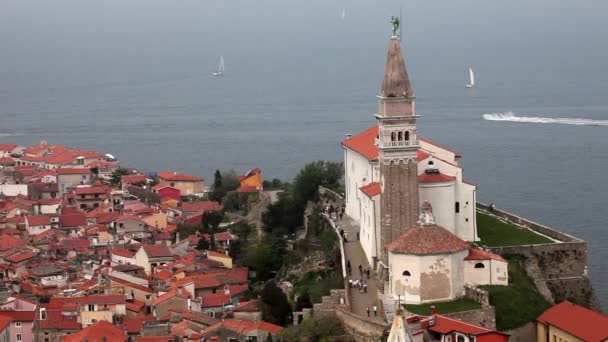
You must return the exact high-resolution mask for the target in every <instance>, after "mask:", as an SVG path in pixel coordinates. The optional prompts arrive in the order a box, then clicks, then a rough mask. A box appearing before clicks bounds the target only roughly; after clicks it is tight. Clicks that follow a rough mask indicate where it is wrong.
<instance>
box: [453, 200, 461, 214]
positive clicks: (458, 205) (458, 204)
mask: <svg viewBox="0 0 608 342" xmlns="http://www.w3.org/2000/svg"><path fill="white" fill-rule="evenodd" d="M454 209H455V210H456V214H458V213H459V212H460V202H456V204H455V205H454Z"/></svg>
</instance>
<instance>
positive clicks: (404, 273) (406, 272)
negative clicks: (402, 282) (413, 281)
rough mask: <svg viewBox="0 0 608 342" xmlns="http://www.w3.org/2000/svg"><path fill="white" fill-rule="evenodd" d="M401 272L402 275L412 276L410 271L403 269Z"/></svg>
mask: <svg viewBox="0 0 608 342" xmlns="http://www.w3.org/2000/svg"><path fill="white" fill-rule="evenodd" d="M402 274H403V276H404V277H411V276H412V274H411V273H410V271H403V273H402Z"/></svg>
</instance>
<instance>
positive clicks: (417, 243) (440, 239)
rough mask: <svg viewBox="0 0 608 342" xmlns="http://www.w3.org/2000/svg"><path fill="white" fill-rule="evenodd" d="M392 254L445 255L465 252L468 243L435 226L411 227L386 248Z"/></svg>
mask: <svg viewBox="0 0 608 342" xmlns="http://www.w3.org/2000/svg"><path fill="white" fill-rule="evenodd" d="M386 247H387V248H388V250H389V251H391V252H392V253H400V254H421V255H424V254H445V253H455V252H458V251H462V250H467V249H469V248H470V247H471V245H469V243H468V242H466V241H464V240H462V239H460V238H458V237H457V236H456V235H454V234H452V233H450V232H449V231H447V230H446V229H445V228H443V227H441V226H437V225H430V226H422V227H411V228H408V229H407V230H406V231H405V233H403V235H401V236H400V237H399V238H398V239H397V240H395V241H393V242H391V243H390V244H388V245H387V246H386Z"/></svg>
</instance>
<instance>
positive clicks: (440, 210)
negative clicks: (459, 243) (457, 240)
mask: <svg viewBox="0 0 608 342" xmlns="http://www.w3.org/2000/svg"><path fill="white" fill-rule="evenodd" d="M455 193H456V191H455V184H454V182H453V181H452V182H443V183H419V184H418V196H419V200H420V202H419V203H424V201H428V202H429V203H430V204H431V206H432V207H433V216H435V223H436V224H437V225H439V226H442V227H444V228H445V229H447V230H448V231H449V232H450V233H452V234H454V235H456V217H455V211H454V203H455Z"/></svg>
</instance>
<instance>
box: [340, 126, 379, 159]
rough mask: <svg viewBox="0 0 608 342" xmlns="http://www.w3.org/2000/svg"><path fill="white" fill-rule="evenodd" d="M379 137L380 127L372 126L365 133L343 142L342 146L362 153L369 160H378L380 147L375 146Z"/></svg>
mask: <svg viewBox="0 0 608 342" xmlns="http://www.w3.org/2000/svg"><path fill="white" fill-rule="evenodd" d="M377 136H378V126H372V127H370V128H368V129H366V130H365V131H363V132H361V133H359V134H357V135H355V136H352V137H351V138H349V139H346V140H344V141H342V146H344V147H347V148H349V149H351V150H353V151H355V152H358V153H360V154H361V155H363V156H364V157H365V158H367V159H369V160H376V159H378V147H377V146H376V144H375V140H376V137H377Z"/></svg>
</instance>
